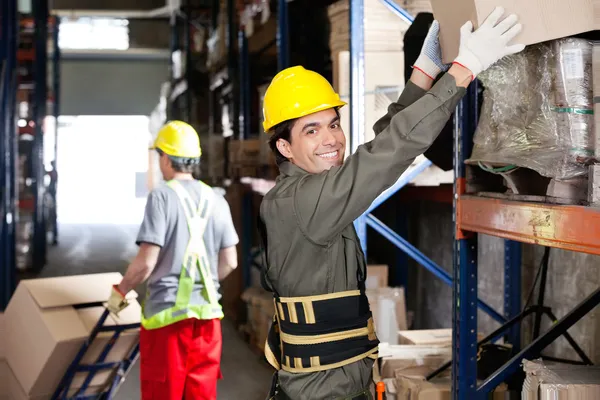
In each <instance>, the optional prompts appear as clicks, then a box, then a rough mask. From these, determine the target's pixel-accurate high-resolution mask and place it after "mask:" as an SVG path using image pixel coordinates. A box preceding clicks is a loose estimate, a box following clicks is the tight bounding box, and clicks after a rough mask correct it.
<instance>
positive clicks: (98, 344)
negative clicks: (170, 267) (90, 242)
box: [4, 273, 141, 399]
mask: <svg viewBox="0 0 600 400" xmlns="http://www.w3.org/2000/svg"><path fill="white" fill-rule="evenodd" d="M121 279H122V275H121V274H120V273H106V274H93V275H77V276H67V277H57V278H45V279H30V280H22V281H21V282H20V283H19V285H18V287H17V290H16V291H15V293H14V295H13V297H12V298H11V300H10V303H9V304H8V307H7V308H6V311H5V314H4V317H5V327H6V328H5V330H6V332H5V333H6V361H7V362H8V365H9V366H10V368H11V370H12V372H13V373H14V375H15V377H16V379H17V380H18V382H19V385H20V387H21V388H22V390H23V393H24V394H25V395H26V396H28V397H27V398H36V399H37V398H38V397H39V396H42V397H41V398H45V397H43V396H48V395H51V394H52V393H53V392H54V390H55V389H56V387H57V386H58V384H59V382H60V380H61V379H62V377H63V375H64V374H65V372H66V370H67V368H68V367H69V365H70V363H71V362H72V361H73V359H74V358H75V356H76V354H77V352H78V351H79V349H80V348H81V346H82V344H83V343H84V342H85V340H86V339H87V338H88V337H89V335H90V333H91V330H92V328H93V327H94V325H95V324H96V323H97V321H98V318H99V317H100V315H101V314H102V312H103V307H100V306H96V307H80V306H83V305H89V304H98V303H100V304H101V303H102V302H104V301H106V300H107V298H108V295H109V294H110V288H111V286H112V285H113V284H117V283H119V282H120V281H121ZM127 297H128V299H129V300H130V306H129V307H128V308H126V309H125V310H123V312H122V313H121V314H120V316H119V318H118V319H116V318H113V317H112V316H109V317H108V319H107V321H106V323H105V324H110V325H112V324H129V323H139V322H140V317H141V307H140V305H139V304H138V302H137V301H136V300H135V298H136V297H137V294H136V293H135V292H133V291H132V292H130V293H129V294H128V296H127ZM138 337H139V330H138V329H135V330H133V331H130V332H124V333H122V334H121V337H120V338H119V340H118V341H117V342H116V343H115V345H114V347H113V349H112V351H111V352H110V353H109V355H108V358H107V361H117V360H122V359H124V358H125V357H126V356H127V355H128V353H129V351H130V350H131V347H132V346H133V345H134V344H135V343H137V341H138ZM109 340H110V334H109V333H105V334H102V335H99V336H98V337H97V339H96V341H95V342H94V343H92V345H91V346H90V348H89V349H88V352H87V353H86V355H85V356H84V358H83V360H82V362H83V363H86V362H94V361H95V359H96V357H97V356H98V354H99V352H100V351H101V349H102V348H103V345H104V344H106V343H107V342H108V341H109ZM111 375H112V372H111V371H107V372H104V373H101V374H97V375H96V376H95V377H94V379H93V380H92V383H91V385H92V386H98V385H102V384H104V383H105V382H106V381H107V379H108V378H110V376H111ZM84 379H85V375H83V374H78V375H76V376H75V378H74V381H73V387H74V388H75V387H78V386H79V387H80V385H81V383H83V380H84Z"/></svg>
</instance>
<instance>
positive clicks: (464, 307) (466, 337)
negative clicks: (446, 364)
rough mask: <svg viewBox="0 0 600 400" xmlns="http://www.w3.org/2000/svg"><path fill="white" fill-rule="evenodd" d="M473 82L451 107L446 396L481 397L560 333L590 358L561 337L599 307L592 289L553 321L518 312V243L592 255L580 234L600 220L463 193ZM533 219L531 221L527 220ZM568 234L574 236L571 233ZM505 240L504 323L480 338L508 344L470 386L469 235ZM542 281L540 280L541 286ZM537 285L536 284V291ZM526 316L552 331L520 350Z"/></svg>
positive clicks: (598, 247) (472, 124) (472, 268)
mask: <svg viewBox="0 0 600 400" xmlns="http://www.w3.org/2000/svg"><path fill="white" fill-rule="evenodd" d="M478 89H479V88H478V82H477V81H475V82H473V83H472V84H471V85H470V87H469V89H468V91H467V95H466V96H465V98H464V99H463V101H462V102H461V104H460V105H459V106H458V108H457V112H456V115H455V129H454V138H455V140H454V146H455V152H454V154H455V159H454V172H455V185H454V222H455V228H456V229H455V249H454V266H453V267H454V268H453V270H454V277H453V278H454V285H453V357H452V376H453V398H454V399H457V400H458V399H486V398H488V395H489V393H491V392H492V391H493V390H494V389H495V388H496V387H497V386H498V385H499V384H500V383H502V382H503V381H504V380H506V379H507V378H509V377H510V376H511V375H512V374H513V373H515V372H516V371H517V370H518V369H520V368H521V362H522V360H523V359H525V358H528V357H529V358H531V357H539V356H540V355H541V352H542V351H543V350H544V349H545V348H546V347H547V346H548V345H549V344H550V343H552V342H553V341H554V340H556V339H557V338H558V337H560V336H565V338H566V339H567V341H568V342H569V343H570V345H571V346H572V347H573V349H574V353H576V354H577V355H578V356H579V358H580V359H581V361H571V362H576V363H581V364H591V360H590V359H589V358H588V357H587V356H586V355H585V353H584V352H583V351H582V350H581V349H580V348H579V347H578V346H577V344H576V343H575V341H574V340H573V339H572V338H571V337H570V336H569V334H568V332H567V330H568V329H569V328H571V327H572V326H573V325H574V324H575V323H576V322H577V321H579V320H580V319H581V318H582V317H583V316H585V315H586V314H587V313H589V312H590V311H591V310H592V309H594V308H595V307H596V306H597V305H598V304H600V288H597V289H596V290H595V291H594V292H593V293H591V294H590V295H589V296H588V297H587V298H586V299H584V300H583V301H582V302H581V303H579V304H578V305H577V306H576V307H575V308H574V309H573V310H571V311H570V312H569V313H567V314H566V315H565V316H564V317H562V318H560V319H558V318H556V316H554V314H553V313H552V311H551V310H550V309H549V308H547V307H544V306H543V304H538V305H536V306H532V307H528V308H527V309H525V310H521V303H520V297H521V243H522V242H523V243H530V244H536V245H545V246H551V247H555V248H561V249H567V250H573V251H580V252H586V253H589V254H597V255H598V254H600V238H599V236H598V235H597V234H595V233H594V232H590V231H589V230H585V229H580V228H582V227H583V225H582V224H583V223H584V222H585V223H586V224H588V225H589V224H592V225H593V224H594V222H595V221H597V220H599V219H600V212H599V211H598V210H597V209H593V208H589V207H582V206H577V207H574V206H561V205H549V204H543V203H526V202H517V201H508V200H498V199H491V198H484V197H478V196H470V195H469V194H467V193H466V177H465V168H466V167H465V160H466V159H467V158H468V157H469V156H470V154H471V150H472V143H473V140H472V139H473V134H474V133H475V128H476V126H477V122H478V96H479V91H478ZM533 215H537V216H538V219H539V221H538V220H536V219H535V218H532V216H533ZM573 232H575V233H573ZM478 233H484V234H488V235H492V236H497V237H501V238H504V239H505V247H504V254H505V256H504V264H505V266H504V271H505V274H504V299H505V302H504V310H505V315H506V318H507V319H509V320H510V321H509V322H508V323H507V324H504V325H503V326H502V327H500V328H498V329H497V330H496V331H495V332H493V333H491V334H490V335H489V336H488V338H485V339H483V340H482V341H480V342H479V344H482V343H485V342H486V341H487V340H488V339H491V338H497V337H499V336H501V335H503V334H505V335H506V336H505V338H506V340H507V341H508V342H509V343H511V344H512V346H513V348H514V351H513V356H512V358H511V359H510V360H509V361H507V362H506V363H505V364H504V365H503V366H502V367H500V368H499V369H498V370H497V371H495V372H494V373H492V374H491V375H490V376H489V377H487V378H486V379H485V380H484V381H483V382H482V383H480V384H478V382H477V352H478V343H477V308H476V307H475V302H476V299H477V234H478ZM544 280H545V279H543V281H544ZM543 285H544V283H542V284H541V286H542V287H543ZM532 313H539V314H538V319H539V318H540V317H539V316H540V315H541V314H545V315H547V316H549V317H550V318H551V320H552V322H553V323H552V327H551V328H550V329H549V330H548V331H547V332H545V333H544V334H543V335H541V336H537V333H534V336H536V337H534V340H533V342H532V343H530V344H528V345H526V346H525V347H524V348H523V349H521V346H520V339H521V336H520V328H519V323H520V322H521V320H522V319H523V318H524V317H525V316H527V315H530V314H532Z"/></svg>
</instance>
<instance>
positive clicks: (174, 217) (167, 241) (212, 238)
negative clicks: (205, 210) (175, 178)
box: [136, 180, 239, 318]
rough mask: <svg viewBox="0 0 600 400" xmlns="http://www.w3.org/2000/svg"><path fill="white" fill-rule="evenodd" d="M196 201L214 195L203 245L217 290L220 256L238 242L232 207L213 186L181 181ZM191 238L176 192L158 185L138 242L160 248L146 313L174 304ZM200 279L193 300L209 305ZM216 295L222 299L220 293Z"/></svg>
mask: <svg viewBox="0 0 600 400" xmlns="http://www.w3.org/2000/svg"><path fill="white" fill-rule="evenodd" d="M179 182H180V183H181V184H182V185H183V187H184V188H185V190H186V191H187V192H188V193H189V195H190V196H191V198H192V199H193V201H194V202H195V203H196V206H197V205H198V203H199V201H200V198H201V196H207V195H209V196H212V198H213V199H212V202H211V204H212V208H211V215H210V217H209V219H208V221H207V225H206V230H205V231H204V245H205V246H206V252H207V253H208V258H209V263H210V271H211V274H212V277H213V282H214V285H215V289H216V290H218V289H219V275H218V259H219V251H220V250H221V249H224V248H227V247H231V246H235V245H236V244H238V242H239V238H238V235H237V233H236V231H235V227H234V225H233V221H232V219H231V210H230V209H229V204H228V203H227V201H226V200H225V198H224V197H223V196H222V195H221V194H220V193H218V192H217V191H216V190H214V189H212V188H208V187H205V186H203V185H202V184H201V183H200V182H197V181H195V180H179ZM189 240H190V234H189V231H188V226H187V220H186V216H185V212H184V210H183V206H182V205H181V201H180V200H179V197H177V194H176V193H175V191H174V190H173V189H171V188H170V187H168V186H167V185H166V184H162V185H161V186H159V187H157V188H155V189H154V190H152V192H150V194H149V195H148V201H147V203H146V212H145V215H144V221H143V222H142V225H141V227H140V231H139V233H138V237H137V240H136V243H137V244H138V245H139V244H140V243H141V242H146V243H151V244H156V245H158V246H160V247H161V250H160V253H159V255H158V262H157V264H156V267H155V268H154V271H152V274H151V275H150V278H149V279H148V289H147V293H146V299H145V302H144V316H145V317H146V318H150V317H151V316H153V315H154V314H156V313H158V312H160V311H162V310H165V309H167V308H170V307H172V306H173V305H174V304H175V298H176V296H177V289H178V283H179V276H180V274H181V268H182V264H183V256H184V254H185V251H186V248H187V245H188V243H189ZM195 276H196V277H197V278H196V280H197V282H196V285H195V286H194V291H193V292H192V298H191V301H190V303H191V304H194V305H197V304H198V305H200V304H207V303H208V301H207V300H206V299H205V298H204V296H203V291H202V290H203V288H204V285H203V284H202V283H201V282H199V281H200V280H201V277H200V274H199V273H197V274H196V275H195ZM217 298H219V299H220V298H221V296H220V295H219V294H217Z"/></svg>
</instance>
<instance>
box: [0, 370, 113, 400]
mask: <svg viewBox="0 0 600 400" xmlns="http://www.w3.org/2000/svg"><path fill="white" fill-rule="evenodd" d="M102 390H103V387H102V386H90V387H88V389H87V390H86V391H85V392H84V395H90V396H91V395H95V394H99V393H101V392H102ZM76 391H77V389H71V390H70V391H69V396H74V395H75V393H76ZM52 394H53V393H50V394H48V395H43V396H28V395H27V394H25V392H24V391H23V388H22V387H21V385H20V384H19V381H18V380H17V378H16V377H15V374H14V373H13V372H12V370H11V369H10V366H9V365H8V363H7V362H6V361H0V400H49V399H50V398H51V396H52Z"/></svg>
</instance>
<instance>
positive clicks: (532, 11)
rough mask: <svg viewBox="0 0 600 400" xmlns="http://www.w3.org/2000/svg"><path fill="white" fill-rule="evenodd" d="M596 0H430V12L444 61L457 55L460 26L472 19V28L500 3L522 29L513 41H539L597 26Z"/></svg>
mask: <svg viewBox="0 0 600 400" xmlns="http://www.w3.org/2000/svg"><path fill="white" fill-rule="evenodd" d="M597 3H598V0H569V1H568V2H564V1H549V0H528V1H518V0H454V1H448V0H431V4H432V6H433V15H434V17H435V18H436V19H437V20H438V21H439V22H440V45H441V46H442V55H443V59H444V62H447V63H450V62H452V60H454V59H455V58H456V56H457V55H458V48H459V45H460V28H461V26H462V25H463V24H464V23H465V22H467V21H468V20H471V22H473V25H474V27H475V28H477V27H479V25H480V24H481V23H483V21H484V20H485V19H486V18H487V16H488V15H489V14H490V13H491V12H492V10H493V9H494V7H496V6H502V7H504V9H505V10H506V15H508V14H509V13H515V14H517V15H518V16H519V20H520V22H521V23H522V24H523V31H522V32H521V33H520V34H519V35H518V36H517V37H516V38H515V39H514V41H513V43H523V44H526V45H530V44H534V43H541V42H545V41H548V40H553V39H558V38H561V37H566V36H572V35H575V34H578V33H582V32H588V31H593V30H596V29H600V18H595V17H594V11H595V10H597V8H598V7H599V6H598V4H597Z"/></svg>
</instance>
